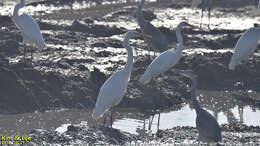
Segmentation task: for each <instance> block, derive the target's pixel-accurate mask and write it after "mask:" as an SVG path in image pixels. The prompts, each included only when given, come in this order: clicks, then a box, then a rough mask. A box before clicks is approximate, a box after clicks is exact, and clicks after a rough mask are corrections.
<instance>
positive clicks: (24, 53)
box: [23, 44, 26, 63]
mask: <svg viewBox="0 0 260 146" xmlns="http://www.w3.org/2000/svg"><path fill="white" fill-rule="evenodd" d="M23 61H24V63H26V45H25V44H24V49H23Z"/></svg>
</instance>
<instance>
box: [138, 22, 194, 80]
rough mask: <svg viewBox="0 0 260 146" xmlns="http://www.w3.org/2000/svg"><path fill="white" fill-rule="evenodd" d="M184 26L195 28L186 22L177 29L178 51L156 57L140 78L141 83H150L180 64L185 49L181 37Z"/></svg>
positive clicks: (166, 52) (172, 50)
mask: <svg viewBox="0 0 260 146" xmlns="http://www.w3.org/2000/svg"><path fill="white" fill-rule="evenodd" d="M184 25H189V26H191V27H193V28H194V27H195V26H193V25H190V24H188V23H186V22H181V23H180V24H179V25H178V26H177V29H176V35H177V38H178V48H177V51H174V49H169V50H167V51H165V52H163V53H162V54H161V55H160V56H158V57H156V58H155V59H154V60H153V62H152V63H151V64H150V65H149V66H148V68H147V69H146V71H145V72H144V74H143V75H142V76H141V77H140V79H139V82H140V83H143V84H146V83H148V82H150V80H151V79H152V78H154V77H157V76H158V75H160V74H163V73H164V72H166V71H167V70H169V69H170V68H172V67H173V66H174V65H176V64H177V63H178V61H179V60H180V58H181V54H182V48H183V38H182V35H181V28H182V26H184Z"/></svg>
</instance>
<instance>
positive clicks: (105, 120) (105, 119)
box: [103, 116, 107, 127]
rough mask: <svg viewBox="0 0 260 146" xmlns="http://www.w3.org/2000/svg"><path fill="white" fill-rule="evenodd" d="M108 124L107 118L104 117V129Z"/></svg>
mask: <svg viewBox="0 0 260 146" xmlns="http://www.w3.org/2000/svg"><path fill="white" fill-rule="evenodd" d="M106 122H107V116H105V117H104V121H103V127H105V126H106Z"/></svg>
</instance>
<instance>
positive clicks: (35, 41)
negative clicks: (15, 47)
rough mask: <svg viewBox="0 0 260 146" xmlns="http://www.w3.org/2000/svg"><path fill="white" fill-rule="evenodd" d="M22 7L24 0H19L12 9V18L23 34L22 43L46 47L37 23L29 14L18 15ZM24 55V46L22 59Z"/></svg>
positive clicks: (40, 47)
mask: <svg viewBox="0 0 260 146" xmlns="http://www.w3.org/2000/svg"><path fill="white" fill-rule="evenodd" d="M23 7H24V0H20V3H18V4H16V5H15V7H14V11H13V20H14V22H15V24H16V26H17V27H18V28H19V29H20V30H21V33H22V36H23V44H24V45H26V44H31V45H33V46H36V47H37V48H39V49H43V48H46V45H45V42H44V40H43V37H42V34H41V32H40V28H39V25H38V24H37V22H36V21H35V20H34V19H33V18H32V17H31V16H29V15H27V14H22V15H19V14H18V11H19V9H20V8H23ZM25 55H26V47H25V46H24V59H25ZM32 57H33V52H31V62H32Z"/></svg>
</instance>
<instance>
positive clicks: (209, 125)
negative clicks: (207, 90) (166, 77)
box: [178, 70, 221, 143]
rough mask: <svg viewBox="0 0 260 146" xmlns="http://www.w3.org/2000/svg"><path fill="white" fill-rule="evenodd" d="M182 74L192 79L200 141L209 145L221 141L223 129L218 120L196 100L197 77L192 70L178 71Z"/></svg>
mask: <svg viewBox="0 0 260 146" xmlns="http://www.w3.org/2000/svg"><path fill="white" fill-rule="evenodd" d="M178 72H179V73H180V74H182V75H183V76H185V77H187V78H189V79H191V81H192V87H191V100H192V104H193V106H194V108H195V110H196V114H197V117H196V127H197V130H198V131H199V140H200V141H202V142H207V143H217V142H219V141H221V129H220V126H219V124H218V122H217V120H216V119H215V118H214V117H213V116H212V115H211V114H210V113H209V112H207V111H206V110H204V109H202V108H201V107H200V105H199V103H198V101H197V99H196V88H197V79H196V78H197V77H196V74H195V73H194V72H193V71H192V70H178Z"/></svg>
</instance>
